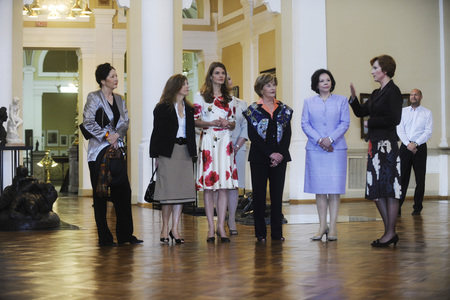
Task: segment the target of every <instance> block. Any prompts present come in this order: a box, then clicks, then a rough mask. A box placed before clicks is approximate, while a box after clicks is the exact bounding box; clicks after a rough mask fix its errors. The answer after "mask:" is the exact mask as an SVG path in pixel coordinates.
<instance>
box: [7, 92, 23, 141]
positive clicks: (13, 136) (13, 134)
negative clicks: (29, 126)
mask: <svg viewBox="0 0 450 300" xmlns="http://www.w3.org/2000/svg"><path fill="white" fill-rule="evenodd" d="M19 113H20V102H19V97H14V99H13V101H12V102H11V104H10V105H9V118H8V123H7V125H6V129H7V130H6V141H7V142H8V144H13V145H16V144H21V145H23V141H22V140H21V139H20V137H19V134H18V129H19V126H20V125H22V123H23V120H22V119H21V118H20V117H19Z"/></svg>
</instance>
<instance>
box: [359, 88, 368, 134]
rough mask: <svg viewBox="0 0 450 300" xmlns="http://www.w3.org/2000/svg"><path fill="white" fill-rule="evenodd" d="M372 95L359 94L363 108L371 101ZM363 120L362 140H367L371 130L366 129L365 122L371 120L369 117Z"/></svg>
mask: <svg viewBox="0 0 450 300" xmlns="http://www.w3.org/2000/svg"><path fill="white" fill-rule="evenodd" d="M369 97H370V94H366V93H361V94H359V101H360V102H361V106H362V105H363V104H364V103H365V102H366V101H367V100H369ZM360 120H361V139H363V140H364V139H365V138H366V136H367V133H368V132H369V130H368V129H367V128H366V127H364V121H367V120H369V116H367V117H363V118H360Z"/></svg>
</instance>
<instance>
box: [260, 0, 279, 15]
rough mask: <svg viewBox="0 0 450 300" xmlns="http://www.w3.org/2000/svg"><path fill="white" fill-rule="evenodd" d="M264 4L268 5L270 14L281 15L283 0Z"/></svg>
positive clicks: (268, 0) (273, 0) (268, 1)
mask: <svg viewBox="0 0 450 300" xmlns="http://www.w3.org/2000/svg"><path fill="white" fill-rule="evenodd" d="M263 4H264V5H266V7H267V10H268V11H269V12H270V13H274V14H280V13H281V0H265V1H263Z"/></svg>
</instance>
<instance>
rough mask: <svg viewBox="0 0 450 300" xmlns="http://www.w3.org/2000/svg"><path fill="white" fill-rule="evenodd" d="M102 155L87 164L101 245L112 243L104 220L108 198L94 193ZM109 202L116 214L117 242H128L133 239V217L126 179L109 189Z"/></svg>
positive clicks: (129, 189)
mask: <svg viewBox="0 0 450 300" xmlns="http://www.w3.org/2000/svg"><path fill="white" fill-rule="evenodd" d="M103 155H104V151H101V152H100V154H99V155H98V157H97V160H96V161H90V162H89V171H90V175H91V185H92V190H93V196H94V214H95V223H96V224H97V233H98V242H99V243H101V244H102V243H112V242H113V241H114V238H113V236H112V234H111V231H110V230H109V228H108V222H107V219H106V212H107V207H108V206H107V199H108V197H98V196H97V195H96V193H95V188H96V186H97V183H98V176H99V172H100V160H101V157H102V156H103ZM110 200H111V201H112V203H113V204H114V210H115V212H116V237H117V242H118V243H126V242H129V241H131V240H132V237H133V217H132V214H131V187H130V182H129V181H128V179H127V180H125V182H124V183H123V184H121V185H117V186H114V187H110Z"/></svg>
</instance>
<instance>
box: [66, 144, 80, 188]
mask: <svg viewBox="0 0 450 300" xmlns="http://www.w3.org/2000/svg"><path fill="white" fill-rule="evenodd" d="M68 154H69V193H78V145H72V146H71V147H70V148H69V150H68Z"/></svg>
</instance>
